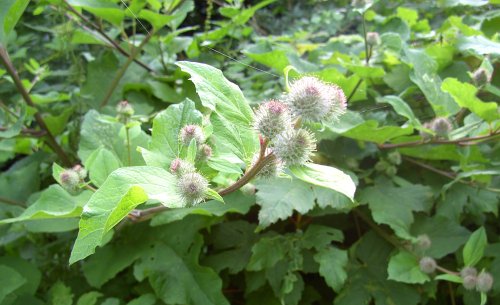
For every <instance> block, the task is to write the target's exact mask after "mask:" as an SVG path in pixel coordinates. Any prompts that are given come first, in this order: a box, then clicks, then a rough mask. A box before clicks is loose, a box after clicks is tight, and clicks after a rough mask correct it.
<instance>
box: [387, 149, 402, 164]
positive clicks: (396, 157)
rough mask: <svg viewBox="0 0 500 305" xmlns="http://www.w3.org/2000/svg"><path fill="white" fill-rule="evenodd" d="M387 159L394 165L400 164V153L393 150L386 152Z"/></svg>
mask: <svg viewBox="0 0 500 305" xmlns="http://www.w3.org/2000/svg"><path fill="white" fill-rule="evenodd" d="M387 160H388V161H389V162H391V163H392V164H394V165H399V164H401V154H400V153H399V152H398V151H393V152H390V153H389V154H387Z"/></svg>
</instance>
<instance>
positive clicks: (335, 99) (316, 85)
mask: <svg viewBox="0 0 500 305" xmlns="http://www.w3.org/2000/svg"><path fill="white" fill-rule="evenodd" d="M346 107H347V106H346V97H345V95H344V92H343V91H342V89H340V88H339V87H337V86H336V85H333V84H328V83H325V82H323V81H321V80H319V79H318V78H316V77H312V76H306V77H302V78H300V79H298V80H296V81H294V82H293V83H292V84H291V86H290V90H289V92H288V93H286V94H284V95H283V99H282V100H281V101H280V100H270V101H266V102H263V103H262V104H261V105H260V107H259V108H258V109H257V110H256V112H255V120H254V124H253V126H254V129H255V130H257V131H258V132H259V134H260V135H262V136H263V137H264V139H265V141H266V143H267V144H269V146H268V147H269V150H268V151H266V154H265V155H269V154H271V153H272V154H274V156H275V157H276V158H274V159H269V161H268V163H267V164H266V165H265V166H264V168H263V169H262V170H261V172H260V174H259V176H260V177H263V178H271V177H274V176H276V175H277V174H279V173H280V172H281V170H282V168H283V167H284V166H294V165H302V164H304V163H306V162H308V161H309V159H310V155H311V153H312V152H313V151H314V150H315V148H316V140H315V138H314V135H313V134H312V133H311V132H309V131H308V130H307V129H304V128H300V127H299V126H300V124H301V122H305V123H307V122H324V121H327V120H332V119H333V120H334V119H337V118H338V117H339V116H340V115H342V114H343V113H345V111H346ZM267 144H266V145H267ZM258 157H259V155H257V156H255V158H254V162H253V163H255V162H256V160H257V159H258Z"/></svg>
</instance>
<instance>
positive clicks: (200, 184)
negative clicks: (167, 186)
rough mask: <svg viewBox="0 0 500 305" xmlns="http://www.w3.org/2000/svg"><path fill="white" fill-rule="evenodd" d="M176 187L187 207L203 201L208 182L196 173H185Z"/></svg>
mask: <svg viewBox="0 0 500 305" xmlns="http://www.w3.org/2000/svg"><path fill="white" fill-rule="evenodd" d="M177 187H178V189H179V193H180V195H181V196H182V198H183V199H184V201H185V202H186V205H188V206H189V205H194V204H197V203H200V202H201V201H203V199H204V198H205V191H206V190H207V188H208V181H207V179H205V178H204V177H203V176H202V175H200V174H198V173H187V174H184V175H182V176H181V177H180V178H179V180H178V181H177Z"/></svg>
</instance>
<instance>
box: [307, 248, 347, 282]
mask: <svg viewBox="0 0 500 305" xmlns="http://www.w3.org/2000/svg"><path fill="white" fill-rule="evenodd" d="M314 260H315V261H316V262H317V263H318V264H319V274H321V276H322V277H323V278H324V279H325V281H326V283H327V284H328V286H330V287H331V288H332V289H333V290H334V291H335V292H339V291H340V290H341V289H342V287H343V286H344V282H345V281H346V279H347V273H346V270H345V269H346V266H347V261H348V259H347V251H344V250H339V249H337V248H334V247H328V248H327V249H324V250H321V251H320V252H318V253H317V254H316V255H314Z"/></svg>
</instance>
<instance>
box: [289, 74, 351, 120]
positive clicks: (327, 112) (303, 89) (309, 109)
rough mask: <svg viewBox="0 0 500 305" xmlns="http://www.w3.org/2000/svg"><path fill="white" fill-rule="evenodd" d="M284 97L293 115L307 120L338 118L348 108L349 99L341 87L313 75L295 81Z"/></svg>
mask: <svg viewBox="0 0 500 305" xmlns="http://www.w3.org/2000/svg"><path fill="white" fill-rule="evenodd" d="M284 98H285V103H286V104H287V105H288V108H289V109H290V111H291V112H292V115H294V116H296V117H301V118H302V120H304V121H305V122H320V121H324V120H327V119H338V117H340V116H341V115H342V114H344V113H345V111H346V108H347V99H346V97H345V94H344V91H342V89H340V87H338V86H335V85H332V84H327V83H324V82H322V81H321V80H319V79H317V78H316V77H311V76H306V77H303V78H301V79H299V80H297V81H295V82H293V83H292V84H291V86H290V92H289V93H288V94H286V95H285V97H284Z"/></svg>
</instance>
